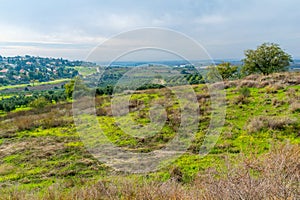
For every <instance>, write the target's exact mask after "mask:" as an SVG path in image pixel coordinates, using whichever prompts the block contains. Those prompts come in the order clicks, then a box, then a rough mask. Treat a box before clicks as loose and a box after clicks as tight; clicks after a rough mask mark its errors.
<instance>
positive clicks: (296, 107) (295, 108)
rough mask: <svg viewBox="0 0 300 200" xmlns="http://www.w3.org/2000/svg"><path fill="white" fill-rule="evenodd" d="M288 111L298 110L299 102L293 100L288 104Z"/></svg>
mask: <svg viewBox="0 0 300 200" xmlns="http://www.w3.org/2000/svg"><path fill="white" fill-rule="evenodd" d="M290 111H291V112H300V103H298V102H293V103H292V104H291V105H290Z"/></svg>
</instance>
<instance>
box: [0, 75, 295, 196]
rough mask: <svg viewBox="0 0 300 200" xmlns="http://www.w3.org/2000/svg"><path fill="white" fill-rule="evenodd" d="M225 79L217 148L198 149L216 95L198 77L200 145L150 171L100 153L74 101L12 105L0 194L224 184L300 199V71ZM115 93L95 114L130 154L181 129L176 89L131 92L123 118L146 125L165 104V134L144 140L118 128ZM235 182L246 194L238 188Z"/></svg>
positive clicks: (3, 134) (3, 132) (130, 192)
mask: <svg viewBox="0 0 300 200" xmlns="http://www.w3.org/2000/svg"><path fill="white" fill-rule="evenodd" d="M177 87H180V86H177ZM225 87H226V118H225V125H224V127H223V128H222V131H221V135H220V137H219V139H218V141H217V143H216V145H215V146H214V147H213V148H212V149H211V151H210V153H209V154H208V155H207V156H205V157H200V156H199V151H201V146H202V142H203V140H204V136H205V133H206V131H207V129H208V127H209V122H210V118H211V113H212V112H213V110H212V109H211V107H210V105H211V100H210V94H209V92H208V88H207V86H206V85H204V84H200V85H193V89H194V91H195V92H196V95H197V101H198V103H199V108H200V116H199V121H200V123H199V126H198V130H197V133H196V135H195V138H194V140H193V141H192V145H191V146H190V147H189V148H188V150H187V152H186V153H185V154H183V155H182V156H181V157H180V158H178V159H177V160H175V161H173V162H172V163H171V165H169V166H166V167H163V168H162V169H160V170H159V171H157V172H151V173H148V174H128V173H123V172H119V171H115V170H114V169H113V168H110V167H108V166H107V165H106V164H105V163H101V162H99V161H98V160H97V159H95V158H94V157H93V156H92V155H91V154H90V153H89V152H88V150H87V149H86V147H85V146H84V144H83V143H82V140H81V138H80V135H79V133H78V132H77V131H76V126H75V125H74V121H73V114H72V103H58V104H52V105H48V106H46V107H44V108H42V109H29V110H21V111H13V112H10V113H7V114H5V115H3V116H2V117H1V119H0V158H1V159H0V186H1V194H2V195H1V197H0V199H7V198H11V199H33V198H37V199H39V198H44V199H72V198H75V197H78V198H80V199H92V198H94V199H103V198H104V199H115V198H124V199H139V197H141V196H139V195H142V194H143V193H144V194H145V191H148V193H147V195H149V196H148V198H149V199H151V198H154V199H164V198H191V197H192V196H194V197H197V198H205V197H206V198H208V199H210V198H212V199H215V198H218V199H221V198H222V197H221V196H218V192H217V193H214V192H216V191H217V190H219V189H220V188H219V189H217V188H218V184H221V185H222V186H224V187H223V189H224V191H223V192H224V193H223V194H227V195H229V196H228V198H230V199H238V198H239V196H240V195H241V196H243V197H245V198H246V199H252V198H254V199H255V197H252V198H247V195H250V196H251V195H257V196H256V197H257V198H264V197H272V198H276V199H281V198H284V197H291V199H297V198H298V197H299V195H300V191H299V188H300V187H299V180H300V170H299V162H300V158H299V155H300V154H299V152H300V148H299V143H300V132H299V130H300V115H299V112H300V103H299V102H300V74H299V73H281V74H273V75H269V76H257V75H252V76H249V77H246V78H245V79H243V80H236V81H227V82H225ZM124 95H125V96H126V95H128V94H124ZM110 98H111V97H110V96H106V95H104V96H98V97H97V98H96V115H97V120H98V121H99V124H100V127H101V128H102V130H104V132H105V135H106V136H107V137H108V138H109V139H110V141H111V142H112V143H113V144H115V145H117V146H119V147H122V148H124V149H126V150H128V151H132V152H150V151H153V150H157V149H161V148H162V147H164V146H165V145H166V144H167V143H168V141H170V140H171V139H172V138H173V137H174V136H175V134H176V130H177V128H178V120H180V117H179V115H180V109H178V106H176V105H177V104H176V98H175V97H174V95H173V94H172V92H171V91H170V90H169V89H167V88H162V89H151V90H143V91H138V92H135V93H134V94H132V96H131V98H130V113H129V114H127V115H125V116H123V119H124V120H125V121H126V120H128V119H129V118H133V119H134V120H135V122H137V123H138V124H140V126H141V127H143V126H146V125H147V124H148V123H149V122H150V118H149V115H148V114H147V113H148V112H149V107H150V106H151V105H152V104H153V103H155V104H159V105H161V106H163V107H165V108H166V117H167V122H168V123H167V124H165V125H164V127H163V128H162V129H161V131H160V132H159V133H158V134H156V135H153V136H151V137H147V138H145V139H142V140H141V139H140V138H138V137H133V136H131V135H128V134H126V133H124V132H123V131H122V130H121V129H120V128H119V126H118V124H117V123H116V120H115V118H114V117H113V116H112V111H111V107H110ZM77 128H78V127H77ZM280 162H283V163H281V164H280ZM267 163H268V165H267ZM272 164H273V165H272ZM285 166H286V167H288V169H285ZM264 170H265V171H264ZM289 170H292V171H289ZM281 175H282V176H281ZM271 177H273V178H271ZM274 177H275V178H274ZM279 177H280V178H281V179H278V180H276V178H279ZM237 180H239V181H240V182H243V184H244V186H245V187H248V188H247V190H246V189H245V188H243V187H242V185H243V184H239V181H237ZM249 181H250V182H249ZM277 181H280V182H277ZM267 182H269V184H270V185H267V184H266V183H267ZM247 184H250V185H247ZM251 184H253V185H251ZM271 185H272V188H271V187H269V186H271ZM58 186H59V187H58ZM226 187H228V188H227V189H228V190H227V191H225V190H226ZM200 188H201V189H200ZM249 188H250V190H249ZM198 190H199V191H198ZM235 190H239V191H240V193H236V194H235V193H234V192H233V191H235ZM153 191H157V193H155V192H153ZM243 192H245V193H243ZM247 192H250V193H247ZM251 192H252V193H251ZM74 195H75V196H74ZM76 195H77V196H76ZM170 195H173V196H170ZM207 195H208V196H207ZM230 195H231V196H230ZM259 195H265V196H259ZM281 195H283V196H281ZM284 195H286V196H284Z"/></svg>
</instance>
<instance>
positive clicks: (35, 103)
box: [29, 97, 50, 109]
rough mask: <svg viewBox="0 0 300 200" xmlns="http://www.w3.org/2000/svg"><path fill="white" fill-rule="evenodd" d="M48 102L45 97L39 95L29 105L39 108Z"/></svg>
mask: <svg viewBox="0 0 300 200" xmlns="http://www.w3.org/2000/svg"><path fill="white" fill-rule="evenodd" d="M49 103H50V102H49V101H48V100H47V99H46V98H45V97H40V98H38V99H36V100H34V101H33V102H31V103H30V105H29V106H30V107H33V108H38V109H41V108H44V107H45V106H46V105H47V104H49Z"/></svg>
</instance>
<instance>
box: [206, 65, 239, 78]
mask: <svg viewBox="0 0 300 200" xmlns="http://www.w3.org/2000/svg"><path fill="white" fill-rule="evenodd" d="M220 76H221V77H222V79H223V80H229V79H234V78H238V67H237V66H232V65H231V63H229V62H223V63H221V64H219V65H217V66H210V67H208V73H207V75H206V77H207V80H208V81H214V80H221V79H220V78H221V77H220Z"/></svg>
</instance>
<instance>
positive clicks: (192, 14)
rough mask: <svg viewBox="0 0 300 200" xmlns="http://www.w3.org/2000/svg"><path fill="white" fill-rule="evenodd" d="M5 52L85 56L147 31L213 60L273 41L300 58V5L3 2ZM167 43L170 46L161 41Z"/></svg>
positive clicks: (165, 0) (254, 1)
mask: <svg viewBox="0 0 300 200" xmlns="http://www.w3.org/2000/svg"><path fill="white" fill-rule="evenodd" d="M0 5H1V6H0V55H4V56H13V55H25V54H30V55H39V56H51V57H64V58H69V59H86V58H87V55H88V54H89V53H90V52H91V51H92V50H93V49H94V47H95V46H97V45H99V44H100V43H102V42H104V41H107V40H108V39H109V38H111V37H113V36H116V35H118V34H120V33H124V32H126V31H130V30H133V29H138V28H143V27H161V28H167V29H171V30H175V31H178V32H181V33H183V34H185V35H187V36H189V37H191V38H193V39H194V40H196V41H197V42H198V43H200V44H201V45H202V46H203V47H204V48H205V49H206V50H207V51H208V53H209V54H210V55H211V57H212V58H214V59H226V58H227V59H241V58H243V51H244V50H245V49H249V48H255V47H256V46H257V45H259V44H261V43H263V42H274V43H278V44H280V46H281V47H282V48H283V49H285V50H286V51H287V52H289V53H290V54H291V55H292V56H293V57H294V58H300V26H299V24H300V23H299V19H300V12H299V10H300V2H299V1H298V0H248V1H241V0H118V1H117V0H105V1H104V0H77V1H76V0H73V1H71V0H51V1H41V0H26V1H24V0H0ZM161 42H162V43H163V42H164V41H161Z"/></svg>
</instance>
